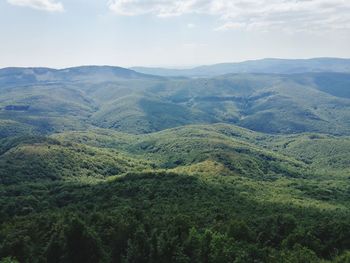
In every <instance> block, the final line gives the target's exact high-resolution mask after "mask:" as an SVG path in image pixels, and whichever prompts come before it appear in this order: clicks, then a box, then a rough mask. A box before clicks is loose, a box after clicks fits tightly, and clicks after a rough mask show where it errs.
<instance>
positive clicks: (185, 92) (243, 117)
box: [0, 59, 350, 134]
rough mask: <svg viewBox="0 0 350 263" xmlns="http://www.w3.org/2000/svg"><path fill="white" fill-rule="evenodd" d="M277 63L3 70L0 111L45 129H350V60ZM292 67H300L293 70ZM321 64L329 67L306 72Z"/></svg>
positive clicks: (6, 116) (345, 131) (3, 115)
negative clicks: (186, 68) (193, 71)
mask: <svg viewBox="0 0 350 263" xmlns="http://www.w3.org/2000/svg"><path fill="white" fill-rule="evenodd" d="M278 61H279V60H276V61H275V60H273V62H271V61H270V60H262V61H256V62H247V63H243V64H237V65H236V68H241V70H240V71H247V72H250V71H251V72H254V71H256V70H257V69H258V68H260V70H261V71H262V72H264V73H258V74H253V73H230V74H225V75H221V74H222V73H227V70H228V69H227V68H226V69H224V70H222V71H221V70H220V69H217V74H219V75H218V76H214V77H212V76H207V77H202V78H188V77H182V78H178V77H159V76H154V75H148V74H143V73H138V72H136V71H133V70H129V69H124V68H119V67H107V66H85V67H76V68H69V69H61V70H56V69H48V68H6V69H2V70H0V84H1V87H0V89H1V95H0V108H1V111H0V116H1V118H2V119H3V120H7V121H15V122H21V123H23V124H25V125H26V127H30V128H31V129H34V130H41V131H50V132H52V131H60V130H65V129H72V128H78V127H80V128H82V127H87V126H91V125H93V126H97V127H102V128H111V129H114V130H117V131H122V132H131V133H136V134H138V133H149V132H154V131H160V130H163V129H167V128H172V127H177V126H181V125H186V124H205V123H207V124H210V123H230V124H235V125H239V126H242V127H246V128H249V129H252V130H255V131H262V132H270V133H296V132H323V133H331V134H350V122H349V120H350V110H349V109H350V100H349V98H350V90H349V88H348V87H349V83H350V73H349V72H348V73H347V70H348V69H349V68H348V67H347V65H348V64H349V65H350V60H337V59H325V60H324V59H313V60H301V61H300V62H299V61H298V60H293V61H282V62H278ZM275 62H277V63H275ZM323 62H324V63H323ZM250 63H253V65H251V66H249V65H250ZM280 63H282V64H284V65H285V66H281V65H280ZM315 65H316V66H315ZM317 65H318V66H317ZM320 65H321V66H320ZM213 67H214V68H216V67H217V66H213ZM219 67H220V66H219ZM242 67H244V68H245V69H244V70H242ZM292 68H294V70H292ZM288 69H289V70H291V73H290V74H280V73H278V74H277V73H276V72H277V71H279V72H283V71H287V70H288ZM297 69H299V71H301V70H305V72H304V73H293V72H298V70H297ZM321 69H323V70H327V71H330V72H316V73H315V72H309V71H321ZM237 71H239V70H237ZM211 72H213V71H211ZM292 73H293V74H292ZM209 75H211V74H209ZM72 119H74V121H73V122H72Z"/></svg>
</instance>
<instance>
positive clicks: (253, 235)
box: [0, 124, 350, 262]
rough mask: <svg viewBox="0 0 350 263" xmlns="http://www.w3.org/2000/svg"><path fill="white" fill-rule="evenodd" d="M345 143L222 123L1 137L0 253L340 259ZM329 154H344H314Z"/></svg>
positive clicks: (134, 258)
mask: <svg viewBox="0 0 350 263" xmlns="http://www.w3.org/2000/svg"><path fill="white" fill-rule="evenodd" d="M348 142H349V140H348V138H347V137H342V138H338V137H332V136H326V135H317V134H315V135H298V136H273V135H267V134H262V133H255V132H252V131H250V130H246V129H242V128H238V127H236V126H230V125H224V124H219V125H210V126H206V125H199V126H184V127H180V128H176V129H171V130H165V131H162V132H159V133H152V134H147V135H131V134H125V133H118V132H114V131H112V130H105V129H95V130H90V131H88V132H65V133H60V134H55V135H53V136H50V137H47V138H43V137H41V138H36V137H32V138H28V139H25V138H22V139H21V140H18V139H17V140H12V142H11V140H10V139H6V140H3V141H2V143H1V148H2V149H4V150H3V153H2V155H1V157H0V168H1V169H0V176H1V177H0V178H1V188H0V193H1V200H2V201H1V215H2V217H1V223H2V225H3V227H2V228H1V231H0V237H2V240H3V241H2V243H1V246H0V255H1V256H3V257H7V256H13V257H15V258H17V259H18V260H19V261H20V262H56V261H53V260H58V261H57V262H71V261H72V260H73V261H74V262H76V260H77V258H80V260H84V261H86V262H124V261H125V262H140V260H141V258H142V260H145V258H147V260H146V262H153V261H152V258H154V260H156V261H157V262H179V261H181V260H186V262H203V260H204V259H203V258H209V262H218V261H221V260H223V261H230V260H231V261H232V260H233V261H235V262H253V261H254V260H255V261H259V262H281V261H280V259H281V258H283V259H284V260H289V261H290V260H294V261H292V262H320V260H321V259H324V260H331V259H332V260H334V262H341V261H339V260H341V259H339V260H338V259H336V258H337V257H338V258H341V257H346V256H345V254H344V253H346V249H348V248H349V245H348V240H349V236H348V233H350V232H349V231H348V230H347V229H349V230H350V225H349V221H348V220H347V219H348V216H349V213H350V203H349V200H350V199H349V197H350V196H349V191H348V190H349V189H348V186H347V183H346V182H347V181H348V176H346V175H345V174H344V173H341V172H340V173H337V172H336V171H338V170H339V171H342V170H343V169H344V168H345V167H349V166H348V164H347V163H346V160H347V159H348V158H347V157H346V156H345V154H346V153H347V152H348V151H349V149H350V148H349V147H350V145H348V144H349V143H348ZM329 145H332V147H330V146H329ZM327 146H328V147H327ZM301 149H303V150H302V154H301V153H300V152H299V151H301ZM330 154H332V156H333V157H335V158H341V159H342V160H343V162H342V163H331V162H329V161H328V160H325V158H326V156H330ZM328 158H330V157H328ZM321 164H322V165H321ZM325 171H332V173H331V177H330V176H325ZM43 222H45V223H43ZM39 224H40V228H39V229H38V230H37V231H32V229H33V228H37V226H38V225H39ZM5 226H6V227H5ZM301 237H303V238H304V239H301ZM115 242H117V243H115ZM203 246H204V247H203ZM206 246H207V248H206ZM78 247H82V248H81V249H83V251H84V252H79V251H80V250H77V248H78ZM87 248H89V249H88V250H86V249H87ZM87 251H88V252H87ZM342 254H344V255H342ZM55 255H56V256H55ZM57 256H58V258H56V257H57ZM74 258H75V259H74ZM305 260H308V261H305ZM336 260H338V261H336ZM287 262H288V261H287Z"/></svg>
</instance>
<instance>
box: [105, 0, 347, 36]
mask: <svg viewBox="0 0 350 263" xmlns="http://www.w3.org/2000/svg"><path fill="white" fill-rule="evenodd" d="M108 6H109V8H110V9H111V10H112V11H114V12H115V13H116V14H119V15H127V16H135V15H154V16H159V17H169V16H180V15H185V14H205V15H211V16H216V17H218V22H220V23H221V25H220V26H218V28H217V30H229V29H248V30H261V29H269V30H272V29H278V30H281V29H283V30H286V31H322V30H327V29H330V30H334V29H350V1H349V0H110V1H109V3H108Z"/></svg>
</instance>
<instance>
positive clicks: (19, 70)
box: [0, 66, 159, 85]
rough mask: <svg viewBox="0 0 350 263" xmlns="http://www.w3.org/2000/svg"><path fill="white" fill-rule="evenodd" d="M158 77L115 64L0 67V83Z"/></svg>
mask: <svg viewBox="0 0 350 263" xmlns="http://www.w3.org/2000/svg"><path fill="white" fill-rule="evenodd" d="M120 78H123V79H135V78H137V79H140V78H146V79H152V78H159V77H156V76H151V75H147V74H143V73H139V72H136V71H134V70H130V69H126V68H122V67H115V66H80V67H72V68H65V69H53V68H42V67H38V68H36V67H29V68H24V67H9V68H3V69H0V84H11V82H13V83H14V84H16V85H18V84H33V83H36V82H61V81H93V82H96V81H97V82H100V81H105V80H109V81H110V80H118V79H120Z"/></svg>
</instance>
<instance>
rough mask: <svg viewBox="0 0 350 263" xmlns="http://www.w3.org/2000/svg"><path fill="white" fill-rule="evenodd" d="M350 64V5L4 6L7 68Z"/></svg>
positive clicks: (204, 0)
mask: <svg viewBox="0 0 350 263" xmlns="http://www.w3.org/2000/svg"><path fill="white" fill-rule="evenodd" d="M271 57H274V58H311V57H343V58H350V0H0V67H9V66H28V67H29V66H42V67H53V68H65V67H71V66H79V65H113V66H123V67H131V66H162V67H191V66H196V65H203V64H214V63H221V62H238V61H244V60H251V59H261V58H271Z"/></svg>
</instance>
